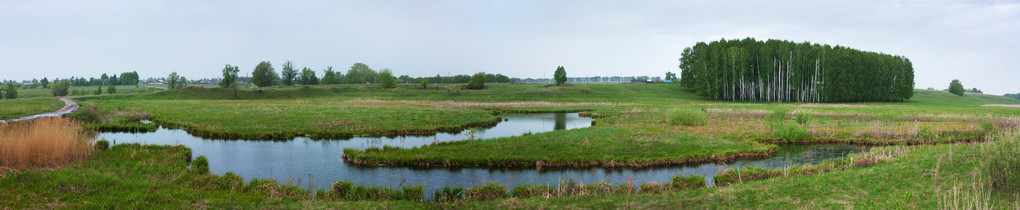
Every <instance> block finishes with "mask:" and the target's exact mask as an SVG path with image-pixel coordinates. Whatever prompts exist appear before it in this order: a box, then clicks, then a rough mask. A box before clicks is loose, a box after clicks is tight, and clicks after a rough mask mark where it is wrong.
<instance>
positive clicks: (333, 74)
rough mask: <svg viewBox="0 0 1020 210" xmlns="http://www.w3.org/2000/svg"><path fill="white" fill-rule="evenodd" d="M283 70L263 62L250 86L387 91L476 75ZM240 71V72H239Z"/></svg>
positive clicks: (227, 77) (361, 68) (494, 77)
mask: <svg viewBox="0 0 1020 210" xmlns="http://www.w3.org/2000/svg"><path fill="white" fill-rule="evenodd" d="M280 67H281V70H280V72H279V73H277V72H276V68H275V67H273V64H272V63H271V62H269V61H262V62H259V64H258V65H256V66H255V69H254V70H252V74H251V77H250V78H249V79H248V82H249V83H251V84H253V85H255V86H259V87H266V86H276V85H279V86H294V85H319V84H323V85H331V84H380V85H381V86H383V87H385V88H392V87H396V84H398V83H405V84H412V83H413V84H420V83H426V84H427V83H433V84H438V83H469V82H470V81H471V80H472V77H474V76H472V75H464V74H461V75H454V76H445V77H444V76H440V75H438V74H437V75H436V76H435V77H410V76H408V75H401V76H399V77H398V76H395V74H393V71H392V70H390V69H386V68H383V69H381V70H378V71H377V70H375V69H372V68H371V67H369V66H368V65H367V64H364V63H355V64H353V65H351V67H350V68H348V70H347V71H346V73H345V72H344V71H343V70H334V69H333V67H332V66H328V67H326V68H325V69H323V70H322V72H323V74H322V77H319V76H318V75H317V72H316V71H315V70H313V69H311V68H308V67H303V68H301V70H300V71H299V70H298V69H297V68H296V67H295V66H294V63H293V62H291V61H287V62H284V63H283V65H281V66H280ZM234 68H236V67H235V66H231V65H230V64H227V67H226V68H225V69H223V70H222V71H224V72H226V71H228V70H229V71H231V72H233V71H234V70H235V69H234ZM238 71H239V70H238ZM232 74H235V73H224V77H223V78H222V79H221V83H224V82H222V81H226V82H225V83H224V84H228V85H221V87H224V88H226V87H229V84H231V83H232V82H236V81H239V80H240V79H239V78H238V77H236V76H231V75H232ZM481 78H483V79H484V80H485V82H510V77H508V76H506V75H502V74H484V73H483V74H482V75H481Z"/></svg>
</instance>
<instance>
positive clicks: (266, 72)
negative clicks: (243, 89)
mask: <svg viewBox="0 0 1020 210" xmlns="http://www.w3.org/2000/svg"><path fill="white" fill-rule="evenodd" d="M277 77H278V76H277V75H276V70H274V69H273V64H272V63H269V61H262V62H259V65H257V66H255V70H254V71H252V73H251V79H250V80H249V81H251V83H252V84H255V85H256V86H259V87H268V86H270V85H273V80H276V78H277Z"/></svg>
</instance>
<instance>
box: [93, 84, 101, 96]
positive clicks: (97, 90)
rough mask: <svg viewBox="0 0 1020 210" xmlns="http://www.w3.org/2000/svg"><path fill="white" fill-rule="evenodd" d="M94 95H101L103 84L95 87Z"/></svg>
mask: <svg viewBox="0 0 1020 210" xmlns="http://www.w3.org/2000/svg"><path fill="white" fill-rule="evenodd" d="M94 93H95V94H96V95H103V86H99V87H96V92H94Z"/></svg>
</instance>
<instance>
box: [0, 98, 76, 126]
mask: <svg viewBox="0 0 1020 210" xmlns="http://www.w3.org/2000/svg"><path fill="white" fill-rule="evenodd" d="M60 101H63V102H64V107H61V108H60V109H58V110H57V111H52V112H46V113H41V114H33V115H28V116H22V117H18V118H14V119H10V120H0V123H6V122H16V121H22V120H31V119H35V118H40V117H56V116H61V115H64V114H67V113H71V112H74V111H77V110H78V109H79V108H81V105H78V103H77V102H74V101H72V100H71V99H68V98H67V97H61V98H60Z"/></svg>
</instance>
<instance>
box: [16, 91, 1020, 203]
mask: <svg viewBox="0 0 1020 210" xmlns="http://www.w3.org/2000/svg"><path fill="white" fill-rule="evenodd" d="M417 87H418V86H414V85H407V84H402V85H400V86H399V87H398V88H396V89H382V88H378V87H377V86H372V85H320V86H299V87H269V88H262V89H258V90H252V89H241V90H238V91H236V92H235V91H231V90H222V89H219V88H210V87H189V88H185V89H183V90H171V91H161V92H154V93H140V94H130V95H112V96H89V97H82V98H76V99H75V100H76V101H79V102H81V103H82V104H83V105H84V108H83V111H81V112H77V113H74V114H72V115H71V116H72V117H73V118H77V119H81V120H84V121H87V122H89V125H94V126H96V128H98V129H99V130H118V129H123V128H132V127H141V129H142V130H145V129H150V128H152V127H154V126H155V125H157V124H158V125H164V126H169V127H181V128H184V129H185V130H187V131H188V132H189V133H191V134H193V135H198V136H207V137H225V138H242V139H266V140H281V139H282V140H286V139H289V138H293V137H298V136H309V137H313V138H320V139H334V138H344V137H350V136H355V135H357V136H362V135H364V136H393V135H419V134H430V133H435V132H444V131H459V130H462V129H464V128H468V127H474V126H485V125H489V124H492V123H495V122H498V121H499V120H500V119H499V118H498V114H499V113H504V112H580V113H581V114H582V115H583V116H590V117H593V118H595V120H594V121H593V126H592V127H588V128H580V129H572V130H561V131H553V132H546V133H535V134H525V135H522V136H515V137H505V138H497V139H471V140H466V141H457V142H444V143H435V144H432V145H427V146H423V147H418V148H407V149H400V148H391V147H385V148H369V149H365V150H355V149H347V150H345V151H343V152H344V160H345V161H346V162H348V163H351V164H356V165H362V166H367V167H374V166H380V165H387V166H409V167H450V168H457V167H488V168H496V169H498V168H506V167H536V168H542V167H572V168H590V167H630V168H640V167H652V166H656V167H659V166H678V165H685V164H692V163H703V162H716V161H726V160H733V159H742V158H754V157H762V156H767V155H770V154H772V153H774V152H775V150H776V146H774V145H773V144H785V143H826V142H837V143H852V144H869V145H882V146H884V145H891V146H887V147H878V148H875V149H872V150H871V151H870V152H866V153H862V154H858V155H853V156H851V157H848V158H845V159H837V160H831V161H827V162H824V163H822V164H818V165H816V166H797V167H794V168H791V169H785V170H772V169H760V168H740V169H736V168H731V169H728V170H726V171H724V172H722V174H720V175H718V176H717V177H716V184H717V186H716V187H707V188H705V187H690V186H697V185H698V184H691V183H699V182H697V178H692V177H683V176H678V177H677V178H675V179H674V182H671V183H642V180H635V181H634V182H633V183H630V184H628V185H621V186H612V185H610V186H606V185H607V184H605V183H587V184H585V183H573V182H572V181H571V180H564V181H563V182H561V183H560V184H558V185H555V186H548V185H536V186H501V185H498V184H495V185H492V184H488V185H480V186H476V187H473V188H468V189H463V188H461V189H455V188H451V189H444V190H443V191H440V192H437V194H436V195H435V196H433V198H435V199H433V200H429V201H424V199H423V198H421V197H420V196H421V194H422V193H425V192H420V190H418V188H417V187H416V186H406V187H404V188H398V189H394V188H384V187H373V186H357V185H352V184H350V183H345V182H343V181H340V182H337V183H333V187H332V188H330V190H327V191H314V192H313V191H309V190H306V189H305V188H302V187H300V186H302V185H303V183H301V182H300V181H298V182H296V183H278V182H277V181H275V180H258V179H257V180H252V181H250V182H248V183H245V182H243V181H241V180H242V179H241V178H239V176H238V175H235V174H229V173H228V174H225V175H216V174H209V173H208V172H207V171H203V170H202V167H201V166H202V164H201V162H203V161H204V160H191V159H190V157H191V155H190V150H188V148H183V147H175V146H142V145H134V144H126V145H115V146H113V147H111V148H110V149H109V150H100V151H96V152H94V153H92V156H91V157H90V158H89V159H88V160H87V161H85V162H83V163H80V164H76V165H72V166H68V167H64V168H59V169H50V170H34V169H29V170H14V169H10V168H7V169H0V179H2V180H3V182H2V184H0V188H2V189H3V190H4V191H3V192H0V197H2V198H3V199H0V203H2V204H4V206H12V207H15V208H19V207H25V208H39V207H43V206H44V205H50V206H59V207H110V206H149V205H148V204H152V203H159V205H165V206H164V207H184V206H188V207H242V208H245V207H253V208H316V207H318V208H491V207H499V208H544V207H554V208H692V207H693V208H711V207H724V208H725V207H731V208H783V207H790V206H797V207H809V208H812V207H814V208H847V207H856V208H861V207H863V208H948V207H953V206H950V205H964V204H967V205H974V206H979V205H991V206H994V207H998V208H1017V207H1020V203H1018V202H1020V198H1018V197H1017V196H1020V194H1016V193H1015V192H1009V191H1000V190H996V189H1002V187H1001V186H1000V187H992V185H993V184H994V183H1000V184H1001V183H1002V182H1001V180H1010V179H1008V178H1009V177H1012V176H1015V173H1012V174H1011V173H1005V174H1002V173H999V172H994V171H989V168H990V167H989V164H995V163H1001V162H1005V165H1006V166H1009V165H1011V163H1012V162H1010V161H1014V162H1015V158H1014V159H1009V158H1004V157H1015V156H1016V155H1015V154H1017V153H1020V151H1017V150H1016V149H1011V147H1008V146H1009V145H1012V144H1013V143H1015V142H1017V141H1020V140H1018V136H1017V135H1016V132H1017V127H1018V126H1020V118H1018V117H1020V111H1018V109H1017V108H1014V107H989V106H982V105H986V104H1020V101H1018V100H1013V99H1009V98H1005V97H1001V96H992V95H980V94H968V95H965V96H962V97H961V96H955V95H951V94H949V93H945V92H941V91H927V90H915V94H914V98H912V99H911V100H908V101H906V102H895V103H893V102H869V103H841V104H810V103H751V102H725V101H709V100H704V99H701V98H700V97H698V96H696V95H695V94H694V93H693V92H691V91H689V90H686V89H683V88H680V86H678V85H667V84H571V85H568V86H548V85H542V84H491V85H489V87H488V88H487V89H484V90H464V89H461V88H459V85H432V86H430V88H428V89H420V88H417ZM19 100H22V99H19ZM54 101H55V100H54ZM0 102H3V101H0ZM3 109H4V110H6V109H7V108H6V106H5V108H3ZM142 120H151V121H153V122H155V124H143V123H141V121H142ZM1002 142H1007V143H1002ZM1003 145H1006V146H1003ZM994 148H1002V149H999V150H993V149H994ZM990 151H999V152H990ZM338 152H339V151H338ZM1011 154H1012V156H1011ZM201 158H202V159H204V157H201ZM189 165H191V166H190V167H189ZM1013 165H1015V164H1013ZM1000 168H1001V167H1000ZM1002 177H1006V178H1005V179H1003V178H1002ZM691 180H693V181H691ZM701 180H702V181H701V182H700V183H702V184H701V185H700V186H703V183H704V179H701ZM992 180H1000V181H999V182H995V181H992ZM167 183H169V184H167ZM684 186H688V187H684ZM150 189H153V190H150ZM1006 189H1009V188H1008V186H1007V188H1006ZM109 190H120V191H121V192H123V193H124V195H125V196H104V195H105V194H104V193H105V192H108V191H109ZM72 192H73V193H72ZM79 194H80V195H82V196H78V195H79ZM927 195H935V196H936V199H930V198H929V197H927Z"/></svg>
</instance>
